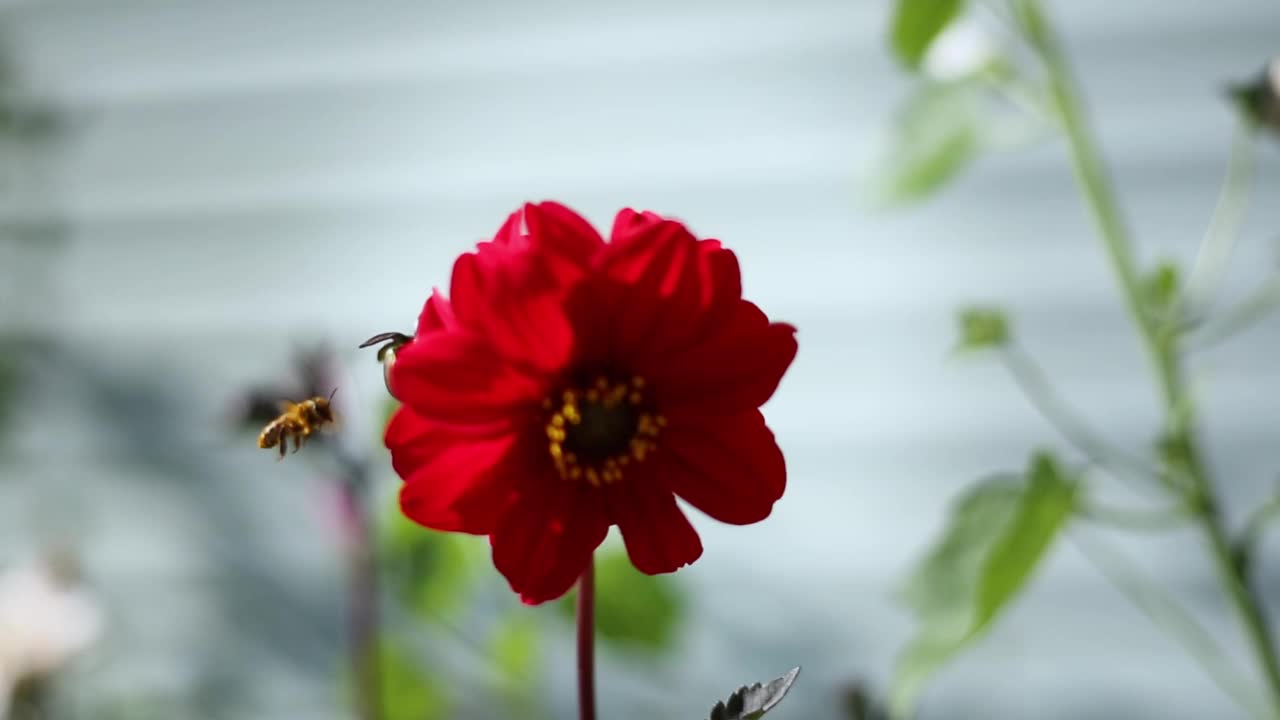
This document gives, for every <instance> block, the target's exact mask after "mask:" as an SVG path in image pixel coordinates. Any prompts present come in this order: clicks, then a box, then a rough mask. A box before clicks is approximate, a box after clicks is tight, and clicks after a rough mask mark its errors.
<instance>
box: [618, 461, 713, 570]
mask: <svg viewBox="0 0 1280 720" xmlns="http://www.w3.org/2000/svg"><path fill="white" fill-rule="evenodd" d="M636 475H637V477H634V478H632V477H628V478H627V479H625V480H623V481H622V482H620V483H616V484H614V485H609V486H607V487H605V488H603V490H604V492H605V496H606V499H607V502H608V507H609V516H610V518H611V519H612V520H613V522H615V523H617V524H618V529H619V530H621V531H622V539H623V541H624V542H626V545H627V555H628V556H630V557H631V564H632V565H635V566H636V569H638V570H639V571H640V572H643V573H647V574H649V575H657V574H659V573H669V572H674V571H675V570H677V569H679V568H682V567H684V566H685V565H689V564H690V563H692V562H693V561H694V560H697V559H698V558H699V557H700V556H701V555H702V541H701V540H699V539H698V533H697V531H696V530H694V529H693V526H692V525H690V524H689V519H688V518H686V517H685V516H684V513H683V512H681V510H680V508H679V506H677V505H676V498H675V496H674V495H672V494H671V491H670V490H668V489H666V488H665V487H663V485H662V484H661V483H659V482H657V480H658V478H656V477H644V476H643V475H641V474H639V473H636Z"/></svg>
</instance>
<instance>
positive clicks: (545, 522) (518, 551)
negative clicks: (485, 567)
mask: <svg viewBox="0 0 1280 720" xmlns="http://www.w3.org/2000/svg"><path fill="white" fill-rule="evenodd" d="M608 531H609V523H608V521H607V520H606V519H605V515H604V512H603V510H602V508H601V503H600V497H599V495H598V494H597V493H596V492H595V491H594V489H593V488H590V487H588V486H586V485H584V484H582V483H568V482H563V481H561V480H560V479H559V478H558V477H556V476H555V475H554V473H552V472H551V471H550V468H549V466H548V469H547V475H546V476H544V477H543V478H542V481H541V482H534V483H531V484H529V485H528V486H527V490H526V491H524V492H521V494H520V497H519V498H518V499H517V500H515V501H514V502H512V503H511V504H510V505H509V506H508V510H507V512H506V513H505V514H504V515H503V517H502V518H501V520H499V521H498V527H497V530H495V531H494V533H493V535H492V536H491V537H490V541H491V542H492V544H493V564H494V566H495V567H496V568H498V572H501V573H502V574H503V575H504V576H506V578H507V581H508V582H510V583H511V589H512V590H514V591H516V592H517V593H519V594H520V599H521V600H522V601H524V602H525V603H526V604H528V605H537V604H539V603H543V602H546V601H548V600H554V599H555V598H558V597H560V596H561V595H564V594H565V593H566V592H568V591H569V588H571V587H573V583H574V582H575V581H577V579H578V577H579V576H580V575H582V571H583V570H584V569H586V567H587V562H588V560H590V558H591V554H592V553H593V552H594V551H595V549H596V547H598V546H599V545H600V543H601V542H602V541H603V540H604V537H605V534H606V533H607V532H608Z"/></svg>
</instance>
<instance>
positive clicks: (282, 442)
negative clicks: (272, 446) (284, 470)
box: [276, 437, 289, 462]
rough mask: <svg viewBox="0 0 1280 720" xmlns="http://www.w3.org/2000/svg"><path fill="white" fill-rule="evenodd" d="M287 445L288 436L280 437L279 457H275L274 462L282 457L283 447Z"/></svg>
mask: <svg viewBox="0 0 1280 720" xmlns="http://www.w3.org/2000/svg"><path fill="white" fill-rule="evenodd" d="M288 446H289V438H283V437H282V438H280V457H278V458H276V462H280V461H281V460H283V459H284V449H285V448H286V447H288Z"/></svg>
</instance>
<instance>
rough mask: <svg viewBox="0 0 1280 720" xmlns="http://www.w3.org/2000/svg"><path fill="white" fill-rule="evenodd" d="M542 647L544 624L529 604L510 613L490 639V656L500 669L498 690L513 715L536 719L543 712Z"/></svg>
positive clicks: (498, 670) (496, 668)
mask: <svg viewBox="0 0 1280 720" xmlns="http://www.w3.org/2000/svg"><path fill="white" fill-rule="evenodd" d="M541 649H542V633H541V628H540V627H539V626H538V623H537V621H536V619H535V617H534V616H532V615H530V614H529V613H528V612H527V610H526V609H525V608H518V609H516V610H514V611H512V612H510V613H508V614H507V616H506V617H505V618H503V620H502V621H501V622H499V623H498V624H497V627H496V629H495V630H494V632H493V635H492V636H491V637H490V639H489V656H490V658H491V659H492V662H493V667H494V669H495V670H497V683H496V687H495V688H494V690H495V694H496V696H497V697H498V698H500V699H501V701H502V702H503V704H504V705H505V706H506V707H507V709H508V711H509V717H523V718H530V719H531V720H532V718H536V717H541V716H542V706H541V703H540V698H539V688H540V680H541V676H540V674H539V673H538V659H539V657H540V653H541Z"/></svg>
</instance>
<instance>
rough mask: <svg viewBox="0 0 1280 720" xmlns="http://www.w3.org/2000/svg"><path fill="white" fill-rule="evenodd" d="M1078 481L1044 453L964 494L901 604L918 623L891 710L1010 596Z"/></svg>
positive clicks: (980, 630)
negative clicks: (1023, 468)
mask: <svg viewBox="0 0 1280 720" xmlns="http://www.w3.org/2000/svg"><path fill="white" fill-rule="evenodd" d="M1076 492H1077V483H1076V482H1075V480H1074V479H1072V478H1069V477H1067V476H1066V475H1064V473H1063V471H1062V470H1061V468H1060V467H1059V465H1058V463H1057V461H1055V460H1054V459H1053V458H1052V457H1051V456H1050V455H1048V454H1044V453H1041V454H1037V455H1035V456H1034V457H1033V458H1032V461H1031V466H1030V468H1029V470H1028V471H1027V472H1026V474H1025V475H1024V476H1022V477H1020V478H1015V477H1010V476H1007V475H1006V476H999V477H996V478H992V479H990V480H988V481H986V482H984V483H982V484H980V485H979V486H978V487H976V488H974V489H973V490H971V491H970V492H969V493H968V494H967V495H965V496H964V497H963V498H962V500H961V501H960V502H959V503H958V504H957V505H956V507H955V508H954V509H953V511H952V514H951V523H950V525H949V526H948V528H947V530H946V531H945V532H944V533H943V535H942V537H941V538H940V539H939V541H938V542H937V543H936V544H935V545H934V547H933V549H932V550H931V551H930V552H929V554H928V555H927V556H926V557H925V559H924V561H923V562H922V564H921V565H920V566H919V568H918V569H917V570H916V572H915V573H914V574H913V575H912V576H911V578H910V580H909V581H908V583H907V585H906V587H905V589H904V592H903V601H904V603H905V604H906V605H908V606H909V607H910V608H912V609H913V610H914V611H915V613H916V615H917V619H918V621H919V623H920V628H919V630H918V632H917V634H916V637H915V638H914V639H913V640H912V641H911V642H910V643H909V644H908V646H907V648H906V649H905V650H904V651H903V653H902V654H901V656H900V657H899V659H898V667H897V670H896V673H895V675H896V677H895V679H894V690H893V693H892V700H891V705H892V707H893V714H894V715H895V716H902V715H905V714H907V713H908V711H909V710H910V708H911V706H912V705H913V704H914V702H915V698H916V696H917V695H918V693H919V692H920V690H921V689H922V687H923V685H924V682H925V680H927V679H928V677H929V676H930V675H931V674H932V673H933V672H934V671H936V670H937V669H938V668H939V667H941V666H942V665H943V664H944V663H945V662H947V661H948V660H949V659H951V658H952V657H953V656H954V655H956V654H957V653H958V652H960V651H961V650H963V649H964V648H965V647H967V646H968V645H970V644H972V643H973V642H975V641H976V640H978V639H979V638H981V637H982V636H983V635H984V634H985V633H986V631H987V630H988V629H989V628H990V626H991V623H992V621H994V620H995V618H996V617H997V616H998V615H999V614H1000V612H1001V611H1003V610H1004V609H1005V608H1006V607H1007V606H1008V605H1009V603H1010V602H1011V601H1012V600H1013V599H1014V598H1015V597H1016V596H1017V594H1018V592H1019V591H1020V590H1021V589H1022V587H1023V586H1024V585H1025V584H1026V582H1027V580H1028V579H1029V578H1030V577H1031V576H1032V574H1033V573H1034V571H1035V568H1036V567H1037V566H1038V565H1039V563H1040V562H1041V560H1043V558H1044V557H1045V554H1046V551H1047V550H1048V549H1049V547H1050V546H1051V545H1052V542H1053V540H1054V538H1055V537H1057V535H1058V532H1059V531H1060V530H1061V529H1062V527H1063V525H1064V524H1065V522H1066V520H1067V518H1069V517H1070V516H1071V513H1072V511H1073V509H1074V507H1075V502H1076Z"/></svg>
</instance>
